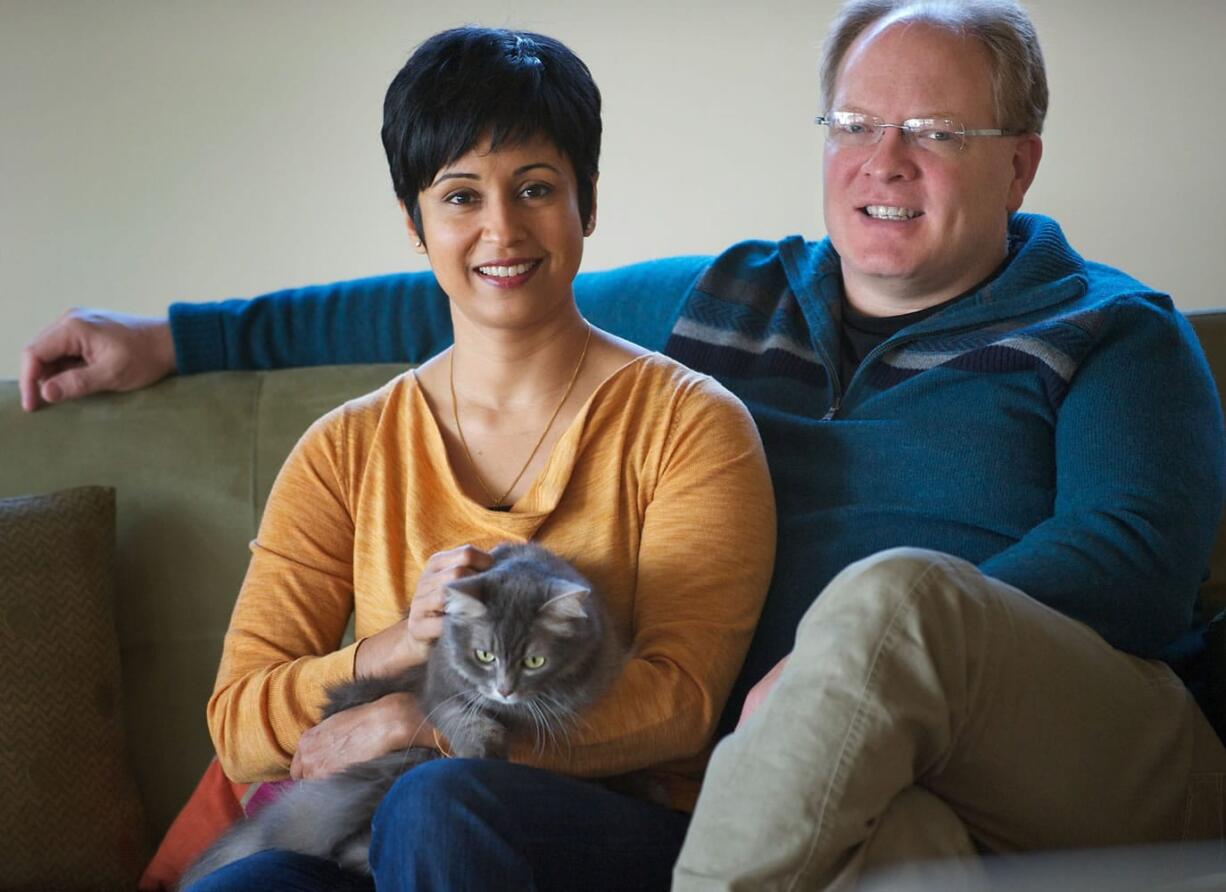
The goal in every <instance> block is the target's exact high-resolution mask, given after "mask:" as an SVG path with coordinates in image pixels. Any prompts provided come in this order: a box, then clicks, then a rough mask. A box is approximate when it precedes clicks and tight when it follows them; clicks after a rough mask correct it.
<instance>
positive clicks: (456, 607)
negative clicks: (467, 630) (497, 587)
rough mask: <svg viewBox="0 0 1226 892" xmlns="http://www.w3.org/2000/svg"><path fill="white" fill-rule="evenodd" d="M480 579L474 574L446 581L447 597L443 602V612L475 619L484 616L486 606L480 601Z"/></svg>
mask: <svg viewBox="0 0 1226 892" xmlns="http://www.w3.org/2000/svg"><path fill="white" fill-rule="evenodd" d="M480 594H481V580H479V579H477V578H476V577H475V576H466V577H464V578H463V579H456V580H453V581H452V582H449V583H447V598H446V600H445V601H444V603H443V613H446V614H447V615H448V616H461V617H464V618H465V619H476V618H477V617H480V616H485V613H486V606H485V604H484V602H482V601H481V599H480V597H479V595H480Z"/></svg>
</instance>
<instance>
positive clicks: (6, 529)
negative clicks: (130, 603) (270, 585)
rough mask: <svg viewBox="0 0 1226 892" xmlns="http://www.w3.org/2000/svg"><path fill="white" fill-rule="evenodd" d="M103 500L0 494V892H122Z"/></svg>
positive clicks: (131, 859) (102, 492) (119, 748)
mask: <svg viewBox="0 0 1226 892" xmlns="http://www.w3.org/2000/svg"><path fill="white" fill-rule="evenodd" d="M114 543H115V492H114V490H111V489H105V488H102V487H83V488H80V489H71V490H65V491H63V492H59V493H54V494H52V495H45V496H29V497H20V498H11V499H0V791H2V794H0V889H79V888H80V889H84V888H88V889H131V888H133V886H134V885H135V883H136V878H137V876H138V875H139V872H140V868H141V864H142V861H143V856H144V854H145V830H144V825H143V818H142V813H141V806H140V800H139V799H138V797H137V793H136V786H135V784H134V782H133V780H132V776H131V774H130V772H129V769H128V765H127V760H126V756H125V751H124V734H123V724H122V721H123V715H122V712H121V709H120V679H119V642H118V637H117V635H116V631H115V614H114V595H115V585H114V554H113V552H114Z"/></svg>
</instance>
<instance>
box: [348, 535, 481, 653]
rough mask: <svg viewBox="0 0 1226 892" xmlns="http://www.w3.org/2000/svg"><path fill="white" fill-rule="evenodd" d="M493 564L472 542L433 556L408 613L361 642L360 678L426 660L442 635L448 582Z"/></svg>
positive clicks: (359, 649) (421, 578)
mask: <svg viewBox="0 0 1226 892" xmlns="http://www.w3.org/2000/svg"><path fill="white" fill-rule="evenodd" d="M491 563H492V561H491V558H490V556H489V554H488V553H487V552H484V551H482V550H481V549H480V548H474V547H473V546H472V545H461V546H459V547H458V548H452V549H449V550H447V551H439V552H436V553H435V554H433V555H431V556H430V559H429V560H427V561H426V566H425V567H423V568H422V571H421V576H419V577H418V579H417V590H416V591H415V592H414V593H413V600H412V601H411V602H410V603H409V615H408V616H407V617H405V618H404V619H402V620H400V621H399V622H396V623H393V624H392V625H390V626H388V627H387V628H386V629H384V630H383V631H382V632H379V633H378V634H376V635H371V636H370V637H369V638H367V639H366V640H365V641H363V642H362V644H361V646H360V647H359V648H358V655H357V658H356V660H355V661H354V671H355V673H356V674H357V675H358V676H361V677H369V676H372V675H394V674H395V673H397V672H401V671H403V670H405V669H408V668H409V667H410V666H418V665H420V664H422V663H424V662H426V659H427V658H428V657H429V656H430V648H431V647H433V646H434V642H435V641H437V640H438V637H439V635H441V634H443V607H444V605H445V604H446V600H447V586H448V584H450V583H452V582H454V581H455V580H457V579H462V578H463V577H465V576H472V575H473V574H475V573H480V572H481V571H482V570H487V569H489V566H490V564H491Z"/></svg>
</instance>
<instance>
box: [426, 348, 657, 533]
mask: <svg viewBox="0 0 1226 892" xmlns="http://www.w3.org/2000/svg"><path fill="white" fill-rule="evenodd" d="M659 358H660V354H659V353H656V352H648V353H643V354H640V355H639V356H635V357H633V358H631V359H629V360H627V361H626V362H625V363H623V364H622V365H620V366H618V367H617V368H616V369H614V370H613V371H612V372H610V373H609V375H608V376H607V377H606V378H605V379H604V380H603V381H601V382H600V383H599V384H598V385H596V388H595V389H594V390H593V391H592V392H591V393H590V394H589V395H588V397H587V399H586V400H584V402H583V405H582V406H580V407H579V411H578V412H577V413H575V417H574V418H573V419H571V422H570V424H569V425H567V427H566V430H564V431H563V432H562V436H560V437H559V438H558V440H557V442H556V443H554V445H553V448H552V449H550V451H549V455H548V457H547V458H546V459H545V464H544V465H542V466H541V470H540V471H539V472H538V473H537V475H536V477H534V478H533V480H532V482H531V483H530V484H529V485H528V488H527V489H526V490H524V493H523V495H521V496H520V497H519V498H518V499H517V500H516V501H515V502H514V504H512V505H511V507H510V510H501V511H500V510H497V509H494V508H490V507H487V506H485V505H483V504H481V503H480V502H478V501H476V500H475V499H473V498H471V497H470V496H469V495H468V494H467V493H466V492H465V491H464V489H463V488H462V487H461V486H460V481H459V478H458V477H457V476H456V472H455V468H454V467H453V466H452V464H451V460H450V458H449V457H448V455H447V445H446V442H445V440H444V439H443V432H442V429H441V428H440V427H439V423H438V419H437V418H436V417H435V416H434V411H433V410H432V409H431V408H430V403H429V402H428V401H427V400H426V396H425V391H424V389H423V388H422V386H421V381H420V380H419V379H418V377H417V370H416V369H411V370H410V373H409V376H410V378H411V380H412V390H411V393H410V399H411V400H412V406H413V410H414V411H415V412H417V413H419V414H420V415H421V417H422V419H423V421H424V433H425V437H426V445H427V449H428V454H429V456H430V461H431V462H432V463H433V464H434V465H435V468H436V470H437V473H438V474H439V476H440V479H443V480H444V481H445V482H446V484H447V486H448V488H449V489H450V491H451V492H452V493H454V495H455V503H456V504H457V505H459V506H461V507H462V509H463V510H464V511H465V512H466V513H467V514H468V515H469V516H470V517H471V518H472V519H473V520H475V521H477V522H479V523H481V524H483V525H485V526H487V527H496V528H497V529H498V530H502V531H506V532H509V533H518V534H519V535H521V536H523V537H524V538H528V537H530V535H531V531H532V530H535V528H536V527H537V526H539V524H540V522H541V520H542V519H543V518H545V517H547V516H548V515H549V514H551V513H552V512H553V510H554V509H555V508H556V507H557V505H558V502H559V501H560V500H561V498H562V493H563V492H564V491H565V489H566V484H567V482H568V481H569V480H570V476H571V473H572V471H573V470H574V466H575V460H576V458H577V457H578V454H579V447H580V445H581V444H582V440H583V433H584V431H585V429H586V427H587V422H588V417H589V415H591V413H592V412H593V411H595V410H596V409H597V408H598V407H599V403H600V401H601V400H602V399H603V397H604V391H606V390H608V389H610V388H611V387H612V386H613V384H614V382H616V381H617V380H618V379H621V378H623V377H626V376H627V375H629V374H630V372H631V370H634V369H637V368H639V367H644V368H648V367H650V365H652V364H654V362H652V363H651V364H649V362H648V361H649V360H652V361H654V360H657V359H659ZM638 374H642V372H639V373H638ZM521 528H522V529H521Z"/></svg>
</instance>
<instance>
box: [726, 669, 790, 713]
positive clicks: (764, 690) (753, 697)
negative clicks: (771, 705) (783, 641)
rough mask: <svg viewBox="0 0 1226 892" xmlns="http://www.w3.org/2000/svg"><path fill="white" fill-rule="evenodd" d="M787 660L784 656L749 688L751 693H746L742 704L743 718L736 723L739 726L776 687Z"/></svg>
mask: <svg viewBox="0 0 1226 892" xmlns="http://www.w3.org/2000/svg"><path fill="white" fill-rule="evenodd" d="M787 662H788V658H787V657H784V658H783V659H782V660H780V661H779V662H778V663H776V664H775V668H773V669H771V671H770V672H768V673H766V674H765V675H763V676H762V678H761V679H760V680H759V681H758V683H757V684H755V685H754V686H753V687H752V688H750V689H749V693H748V694H746V695H745V703H744V705H743V706H741V718H740V720H739V721H738V722H737V723H736V726H737V727H738V728H739V727H741V725H743V724H745V721H746V720H747V719H748V718H749V717H750V716H751V715H753V713H754V712H755V711H756V710H757V708H758V707H759V706H761V705H762V701H764V700H765V699H766V696H767V694H769V693H770V692H771V690H773V689H774V687H775V682H777V681H778V680H779V676H780V675H782V674H783V667H784V666H786V665H787Z"/></svg>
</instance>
